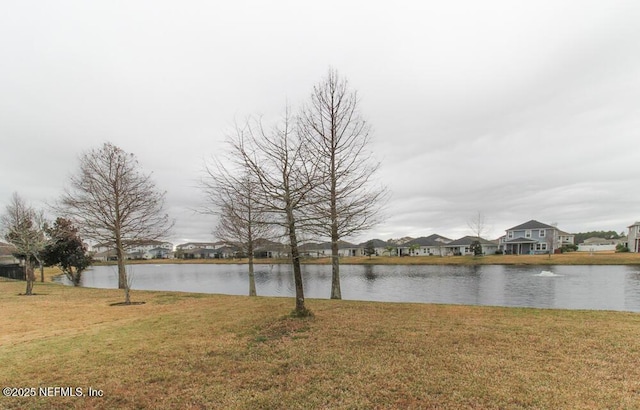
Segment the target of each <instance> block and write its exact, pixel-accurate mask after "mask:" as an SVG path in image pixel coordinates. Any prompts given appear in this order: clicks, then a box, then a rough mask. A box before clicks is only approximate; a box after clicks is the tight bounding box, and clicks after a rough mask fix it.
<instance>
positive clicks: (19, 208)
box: [0, 193, 47, 295]
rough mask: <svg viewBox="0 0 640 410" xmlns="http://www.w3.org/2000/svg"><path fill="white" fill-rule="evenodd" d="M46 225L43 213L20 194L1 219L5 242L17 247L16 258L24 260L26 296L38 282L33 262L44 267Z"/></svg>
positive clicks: (16, 195) (12, 198) (15, 195)
mask: <svg viewBox="0 0 640 410" xmlns="http://www.w3.org/2000/svg"><path fill="white" fill-rule="evenodd" d="M44 225H45V224H44V217H43V215H42V213H41V212H37V211H36V210H35V209H34V208H32V207H31V206H30V205H28V204H27V203H26V202H25V201H24V200H23V199H22V198H21V197H20V195H18V193H14V194H13V196H12V197H11V201H10V202H9V204H8V205H7V207H6V210H5V213H4V214H3V215H2V217H1V218H0V226H1V227H2V231H3V233H4V238H5V240H6V241H7V242H9V243H10V244H12V245H13V246H15V248H16V253H15V256H16V257H18V258H19V259H23V260H24V271H25V279H26V281H27V288H26V291H25V295H32V294H33V284H34V282H35V280H36V276H35V274H34V271H33V270H34V267H33V262H34V261H36V262H37V263H38V264H39V265H40V266H42V258H41V252H42V250H43V249H44V247H45V245H46V243H47V240H46V235H45V232H44Z"/></svg>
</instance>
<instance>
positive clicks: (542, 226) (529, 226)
mask: <svg viewBox="0 0 640 410" xmlns="http://www.w3.org/2000/svg"><path fill="white" fill-rule="evenodd" d="M521 229H558V228H557V227H555V226H551V225H547V224H543V223H542V222H538V221H536V220H535V219H532V220H530V221H529V222H525V223H523V224H521V225H518V226H514V227H513V228H509V229H507V231H518V230H521Z"/></svg>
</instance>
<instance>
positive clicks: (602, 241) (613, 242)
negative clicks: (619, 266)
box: [578, 237, 627, 252]
mask: <svg viewBox="0 0 640 410" xmlns="http://www.w3.org/2000/svg"><path fill="white" fill-rule="evenodd" d="M619 244H622V245H626V244H627V238H619V239H611V238H610V239H606V238H597V237H594V238H588V239H585V240H584V242H582V243H580V244H578V252H599V251H615V250H616V246H618V245H619Z"/></svg>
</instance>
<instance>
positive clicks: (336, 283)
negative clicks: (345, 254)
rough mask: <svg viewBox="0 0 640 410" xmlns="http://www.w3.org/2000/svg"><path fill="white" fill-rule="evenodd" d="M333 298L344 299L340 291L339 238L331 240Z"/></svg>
mask: <svg viewBox="0 0 640 410" xmlns="http://www.w3.org/2000/svg"><path fill="white" fill-rule="evenodd" d="M331 299H342V292H340V255H339V254H338V240H337V239H336V240H332V241H331Z"/></svg>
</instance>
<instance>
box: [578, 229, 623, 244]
mask: <svg viewBox="0 0 640 410" xmlns="http://www.w3.org/2000/svg"><path fill="white" fill-rule="evenodd" d="M624 236H625V233H624V232H621V233H617V232H616V231H589V232H578V233H576V234H574V236H573V240H574V243H575V244H580V243H583V242H584V241H585V240H586V239H589V238H604V239H620V238H622V237H624Z"/></svg>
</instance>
